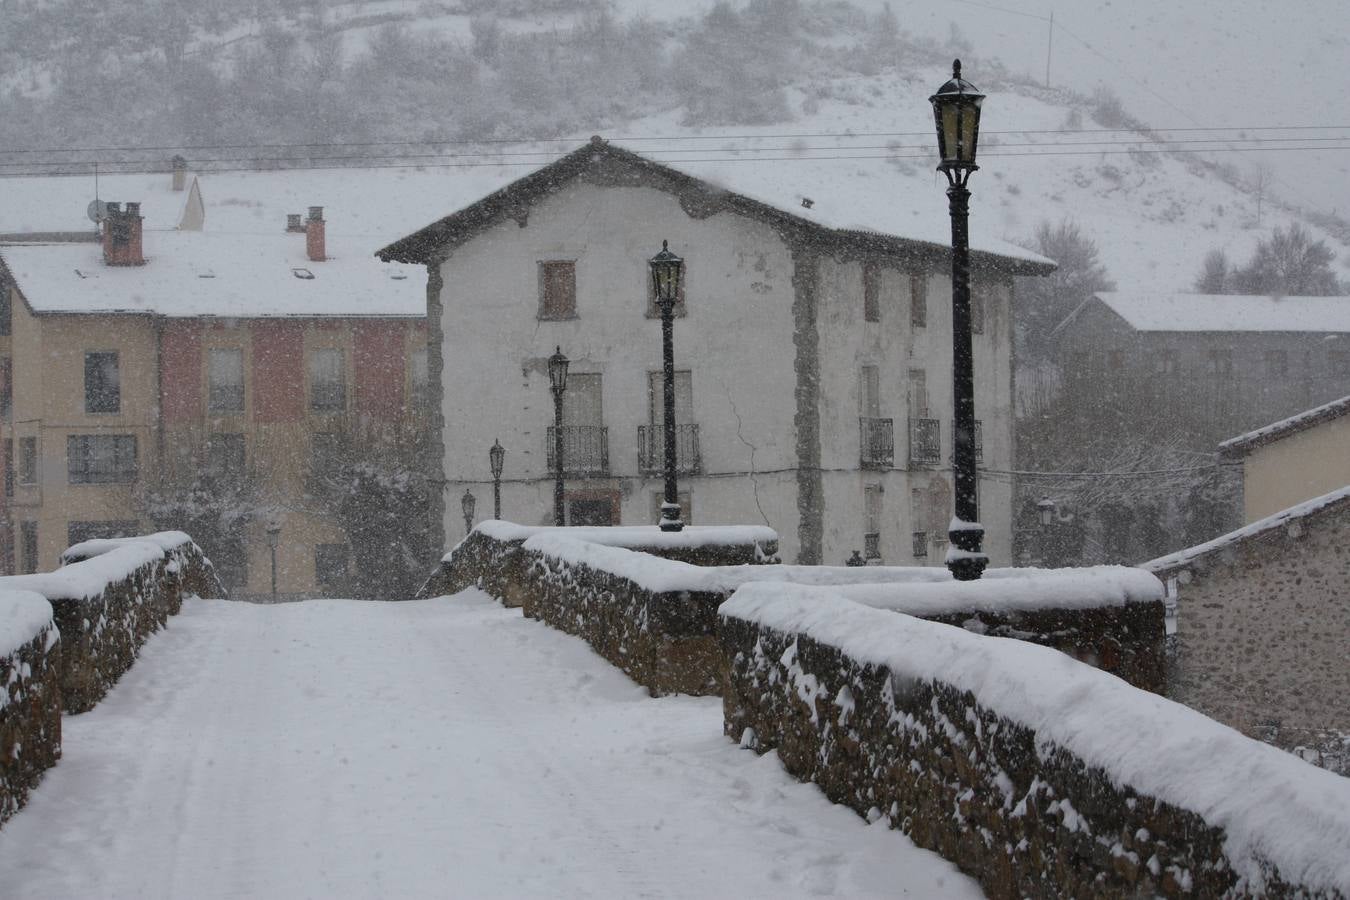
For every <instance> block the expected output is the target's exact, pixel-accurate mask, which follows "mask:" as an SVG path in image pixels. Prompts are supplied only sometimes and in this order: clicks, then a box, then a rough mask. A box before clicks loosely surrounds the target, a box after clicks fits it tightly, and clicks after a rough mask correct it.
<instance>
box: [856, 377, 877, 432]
mask: <svg viewBox="0 0 1350 900" xmlns="http://www.w3.org/2000/svg"><path fill="white" fill-rule="evenodd" d="M858 401H859V409H858V414H859V415H861V416H865V417H867V418H869V419H879V418H881V373H880V370H879V369H878V368H877V367H876V366H863V367H862V368H861V369H859V370H858Z"/></svg>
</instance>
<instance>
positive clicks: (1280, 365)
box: [1266, 350, 1289, 375]
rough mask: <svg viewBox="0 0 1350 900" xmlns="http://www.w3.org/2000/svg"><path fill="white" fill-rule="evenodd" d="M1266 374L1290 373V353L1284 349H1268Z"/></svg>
mask: <svg viewBox="0 0 1350 900" xmlns="http://www.w3.org/2000/svg"><path fill="white" fill-rule="evenodd" d="M1266 374H1267V375H1287V374H1289V354H1288V353H1287V352H1286V351H1284V350H1267V351H1266Z"/></svg>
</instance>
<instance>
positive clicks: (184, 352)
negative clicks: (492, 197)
mask: <svg viewBox="0 0 1350 900" xmlns="http://www.w3.org/2000/svg"><path fill="white" fill-rule="evenodd" d="M155 177H156V178H157V179H158V181H156V182H154V183H147V179H145V178H142V179H141V180H140V185H139V186H143V187H145V188H146V189H147V194H146V196H147V197H148V199H149V200H150V202H147V203H145V204H144V205H142V204H140V203H137V202H135V201H134V200H133V201H132V202H128V203H126V205H125V207H124V206H123V205H122V204H121V203H111V204H106V205H105V207H104V220H103V222H102V223H101V227H100V228H99V230H98V231H97V232H95V231H93V230H90V231H87V232H83V233H78V232H77V233H72V232H57V231H29V232H26V233H23V234H14V233H11V234H6V235H3V236H0V376H3V378H4V383H3V409H0V413H2V414H3V416H4V418H3V423H2V424H0V427H2V428H3V434H0V437H2V438H3V444H2V445H3V447H4V460H5V473H4V477H5V498H4V499H5V507H4V510H3V516H0V533H3V538H4V540H3V553H0V565H3V566H4V568H5V570H6V571H9V572H30V571H37V570H41V569H47V568H53V567H55V566H56V565H57V559H58V557H59V555H60V553H61V552H62V551H63V550H64V549H65V548H66V547H67V546H68V545H70V544H71V543H75V542H77V541H80V540H84V539H87V538H92V537H104V536H118V535H124V534H129V533H135V532H142V531H145V530H148V529H152V528H155V527H162V526H163V525H164V524H165V521H166V520H165V518H164V517H165V516H172V515H174V514H186V513H185V512H184V511H190V510H191V506H192V504H193V503H194V502H198V501H200V502H202V503H215V504H219V505H220V506H221V507H222V510H223V512H222V520H228V521H230V522H234V523H235V524H234V525H231V526H229V527H228V528H226V533H227V534H228V535H229V540H226V541H223V542H221V543H220V545H218V546H206V547H205V549H206V551H207V553H208V555H209V556H211V558H212V559H213V560H214V561H215V562H216V564H217V567H218V568H219V569H220V570H221V574H222V576H223V578H224V579H225V581H226V582H227V584H228V585H229V586H230V587H231V588H232V589H233V591H234V592H236V593H238V594H245V595H268V594H271V593H272V592H273V579H274V575H273V572H274V568H275V592H276V593H277V594H278V595H285V596H312V595H315V594H324V595H340V594H342V593H345V591H346V589H347V587H348V584H349V580H350V579H349V576H350V574H351V565H352V548H351V543H352V539H351V537H350V536H349V535H348V533H347V531H346V530H345V529H344V527H343V523H342V522H341V521H340V520H339V519H338V518H337V517H335V516H334V514H333V512H332V510H331V508H329V505H328V504H325V503H324V502H323V497H322V496H321V491H319V490H318V486H317V483H316V478H320V477H322V476H323V475H324V473H325V472H326V471H328V469H329V468H330V467H331V466H333V465H334V464H335V460H336V459H337V458H338V455H339V454H342V453H351V452H353V447H357V446H359V445H362V444H363V442H370V441H378V440H380V439H393V438H403V437H406V436H407V435H408V434H410V433H415V432H416V431H417V430H418V429H421V428H423V427H424V425H425V417H424V415H423V410H424V403H423V400H424V397H425V394H426V331H425V325H424V317H425V295H424V293H423V290H422V289H421V287H420V286H418V285H417V283H416V281H415V280H414V279H409V278H407V277H406V276H404V275H403V274H402V273H401V272H400V271H399V267H396V266H389V265H386V264H383V263H380V262H378V261H377V260H375V259H374V258H373V257H372V256H371V255H370V250H371V248H370V246H369V245H368V244H367V243H366V239H365V237H364V235H361V234H359V233H356V234H347V233H343V232H341V231H339V232H338V233H337V234H334V233H332V232H329V231H328V230H327V226H328V224H329V222H328V220H327V219H326V217H325V214H324V211H323V209H322V208H320V207H312V208H310V210H309V212H308V214H307V215H303V216H302V215H294V214H291V215H289V217H285V218H284V217H283V216H281V215H277V216H275V217H273V218H270V219H269V221H268V222H267V226H268V227H267V229H266V230H261V229H260V230H259V231H258V232H256V233H239V232H237V231H235V230H233V229H231V230H228V231H223V232H222V233H212V232H211V231H210V230H209V229H207V228H205V227H203V226H204V218H205V216H206V215H207V214H208V213H209V212H210V207H209V206H207V205H205V204H203V203H202V200H201V195H202V192H201V188H200V185H199V183H198V181H197V179H196V178H193V177H191V176H190V175H185V173H182V171H181V170H179V169H176V170H175V171H174V172H173V173H172V174H169V173H166V174H164V175H161V176H155ZM175 195H177V196H175ZM151 211H154V212H155V213H156V214H157V215H160V216H161V218H160V219H159V220H158V221H155V220H152V219H150V218H149V214H150V213H151ZM156 225H159V226H160V227H159V228H156V227H155V226H156ZM350 230H352V231H355V229H350ZM231 504H233V507H231ZM175 510H176V511H177V513H175ZM269 526H272V527H273V529H279V532H278V534H277V537H276V539H275V544H276V550H275V565H274V562H273V550H272V548H271V547H270V546H269V543H270V542H269V540H268V533H267V532H268V527H269ZM231 528H232V529H233V530H230V529H231Z"/></svg>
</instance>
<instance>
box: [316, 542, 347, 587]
mask: <svg viewBox="0 0 1350 900" xmlns="http://www.w3.org/2000/svg"><path fill="white" fill-rule="evenodd" d="M349 556H350V552H349V551H348V549H347V545H346V544H319V545H318V546H316V547H315V548H314V581H315V583H316V584H317V585H318V587H319V590H321V591H323V592H324V593H326V594H334V595H337V594H343V593H346V592H347V561H348V558H349Z"/></svg>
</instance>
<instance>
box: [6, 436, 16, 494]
mask: <svg viewBox="0 0 1350 900" xmlns="http://www.w3.org/2000/svg"><path fill="white" fill-rule="evenodd" d="M5 496H6V497H13V496H14V441H13V440H6V441H5Z"/></svg>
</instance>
